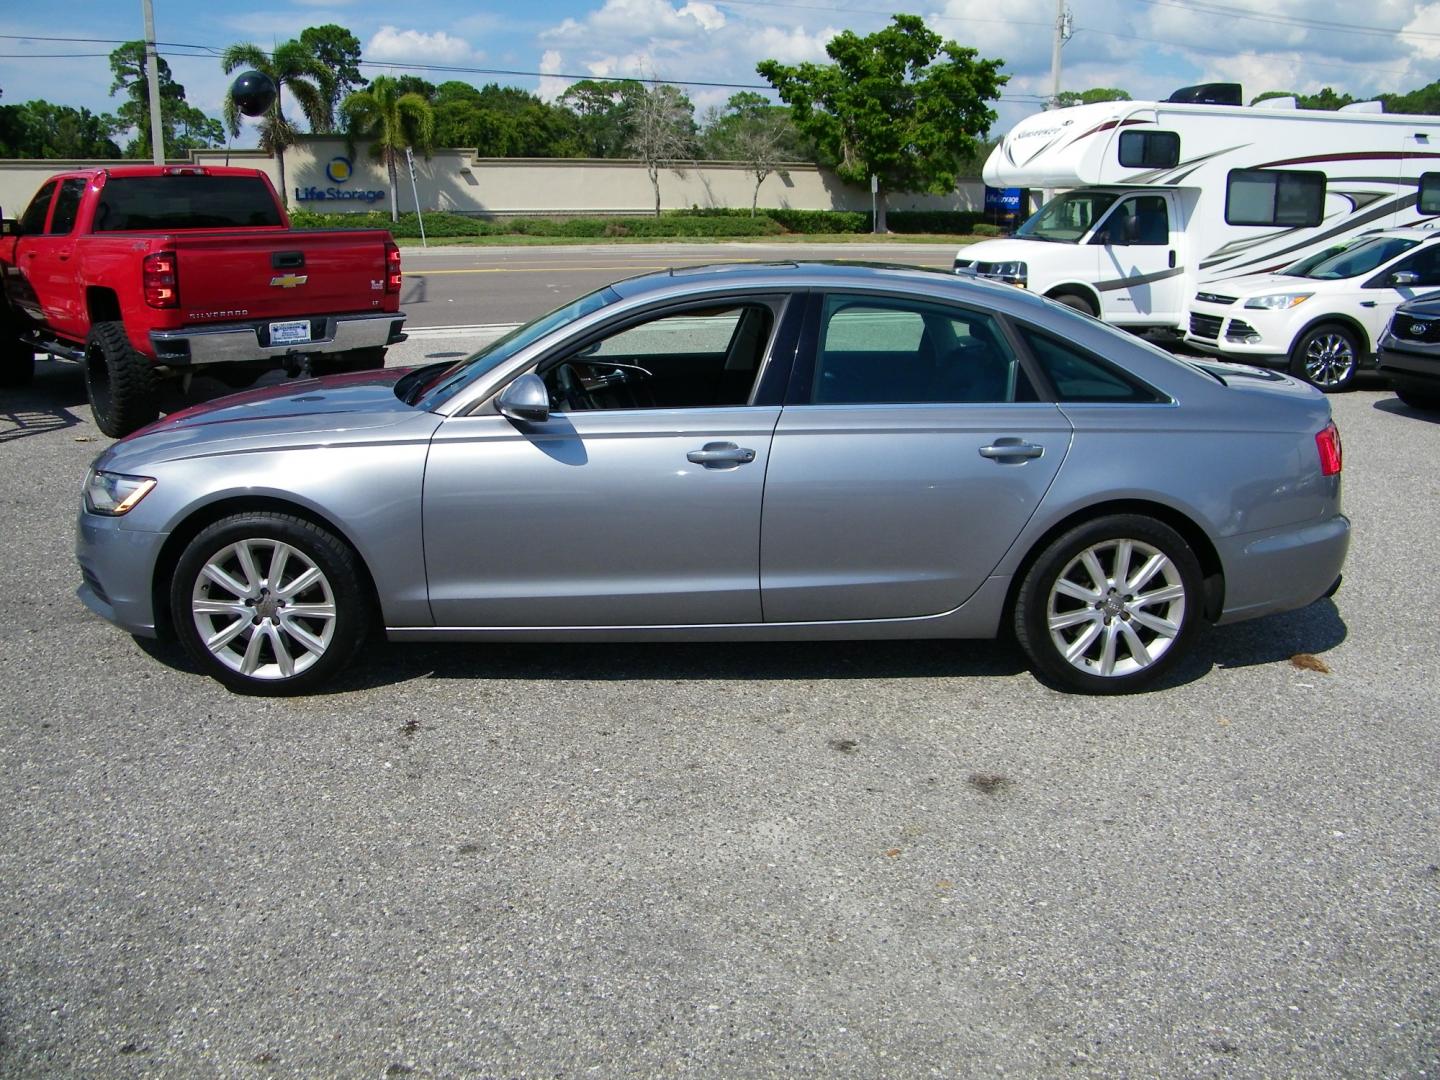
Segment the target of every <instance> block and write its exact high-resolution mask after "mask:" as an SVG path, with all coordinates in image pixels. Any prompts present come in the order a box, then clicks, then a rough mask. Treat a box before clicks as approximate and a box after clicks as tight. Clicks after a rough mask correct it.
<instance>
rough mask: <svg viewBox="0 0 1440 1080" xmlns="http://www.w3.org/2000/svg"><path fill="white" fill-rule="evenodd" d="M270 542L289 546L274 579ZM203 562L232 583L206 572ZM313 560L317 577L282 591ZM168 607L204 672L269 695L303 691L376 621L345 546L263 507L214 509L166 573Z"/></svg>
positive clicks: (346, 657)
mask: <svg viewBox="0 0 1440 1080" xmlns="http://www.w3.org/2000/svg"><path fill="white" fill-rule="evenodd" d="M277 545H285V546H286V547H287V548H288V551H287V552H286V554H285V556H284V558H282V559H281V560H280V573H279V575H278V580H277V583H276V587H275V588H272V587H271V584H272V583H271V582H270V580H269V575H270V574H271V572H272V571H273V570H274V569H275V566H276V563H275V561H274V560H275V558H276V551H277ZM241 548H244V549H245V551H246V552H248V558H249V560H250V565H251V567H252V569H253V571H254V572H253V574H252V573H250V572H248V571H247V570H246V568H245V558H246V556H245V555H242V552H241V550H240V549H241ZM207 565H210V566H212V568H214V567H219V568H220V569H221V570H222V571H224V573H226V574H227V575H228V576H229V579H230V581H231V582H232V583H233V584H234V585H235V586H236V587H235V588H228V589H227V588H226V587H224V586H223V585H221V584H219V582H218V581H217V580H215V578H214V577H213V575H207V574H206V567H207ZM312 569H313V570H316V571H318V577H316V578H315V579H314V580H313V581H312V583H311V584H308V585H302V587H301V588H300V589H299V591H298V592H293V593H287V591H286V590H288V589H291V588H293V587H294V585H295V584H296V583H297V582H298V581H299V579H300V577H301V575H302V574H309V573H310V571H311V570H312ZM257 579H258V580H257ZM222 580H223V579H222ZM201 605H204V608H202V607H201ZM327 606H328V609H329V614H328V615H327V614H325V610H326V608H327ZM205 608H208V609H212V610H206V609H205ZM227 608H228V609H231V610H221V609H227ZM302 608H303V613H302ZM170 614H171V618H172V619H173V620H174V626H175V631H176V634H177V636H178V637H179V638H180V641H181V643H182V644H183V645H184V647H185V650H186V652H188V653H189V654H190V656H191V657H193V658H194V660H195V662H196V663H197V664H199V665H200V667H201V668H202V669H203V670H204V671H205V672H206V674H208V675H211V676H213V677H214V678H216V679H218V680H219V681H220V682H222V683H224V684H225V685H226V686H227V687H229V688H230V689H231V690H234V691H236V692H237V693H242V694H260V695H270V696H279V695H289V694H303V693H308V692H309V691H311V690H314V689H315V688H317V687H319V686H320V685H322V684H323V683H325V682H327V681H328V680H329V679H331V678H333V677H334V676H335V675H336V674H337V673H338V672H339V671H341V670H342V669H343V668H345V667H346V666H347V665H348V664H349V663H350V661H351V660H353V659H354V657H355V654H356V653H357V652H358V651H359V650H360V647H361V646H362V645H363V644H364V643H365V640H366V638H367V637H368V636H369V634H370V631H371V629H372V628H373V627H374V625H375V614H374V602H373V600H372V599H371V593H370V589H369V586H368V583H367V579H366V577H365V572H364V570H363V568H362V566H361V563H360V557H359V556H358V555H357V554H356V553H355V552H354V550H353V549H352V548H351V547H350V545H349V544H347V543H345V542H344V541H343V540H341V539H339V538H338V537H336V536H334V535H333V534H332V533H330V532H328V531H327V530H325V529H323V528H321V527H320V526H318V525H315V524H314V523H312V522H309V521H306V520H305V519H303V518H299V517H294V516H291V515H289V514H279V513H264V512H249V513H243V514H234V515H232V516H230V517H227V518H222V519H221V520H220V521H217V522H215V523H214V524H213V525H211V526H209V527H208V528H206V529H205V530H204V531H202V532H201V533H200V535H198V536H197V537H195V539H194V540H192V541H190V543H189V544H188V545H187V546H186V548H185V551H184V553H183V554H182V555H181V556H180V561H179V563H178V564H177V565H176V567H175V575H174V577H173V578H172V579H171V582H170ZM202 635H203V636H202ZM224 635H228V637H225V636H224ZM306 636H308V639H309V641H308V643H307V641H306ZM207 637H208V638H209V639H210V641H211V642H212V644H207V643H206V638H207ZM257 639H259V640H257ZM317 644H318V645H319V646H320V647H319V648H318V649H317V648H316V647H315V646H316V645H317ZM212 645H213V647H212ZM287 661H288V667H289V669H290V671H289V673H287V672H286V667H287ZM247 667H248V668H249V669H250V670H248V671H247V670H246V668H247Z"/></svg>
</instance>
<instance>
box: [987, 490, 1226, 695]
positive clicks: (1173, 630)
mask: <svg viewBox="0 0 1440 1080" xmlns="http://www.w3.org/2000/svg"><path fill="white" fill-rule="evenodd" d="M1201 587H1202V574H1201V571H1200V564H1199V561H1198V560H1197V559H1196V558H1195V553H1194V552H1193V551H1192V550H1191V549H1190V545H1189V544H1187V543H1186V542H1185V540H1184V538H1183V537H1182V536H1181V535H1180V534H1179V533H1178V532H1176V531H1175V530H1174V529H1172V528H1170V527H1169V526H1168V525H1165V524H1164V523H1162V522H1159V521H1156V520H1154V519H1152V518H1147V517H1142V516H1139V515H1134V514H1116V515H1111V516H1108V517H1103V518H1097V519H1096V520H1094V521H1089V522H1086V523H1085V524H1083V525H1079V526H1077V527H1076V528H1073V529H1071V530H1069V531H1068V532H1066V533H1064V534H1063V535H1061V536H1060V537H1058V538H1057V539H1055V540H1054V541H1053V542H1052V543H1051V544H1050V545H1049V546H1047V547H1046V548H1045V550H1044V551H1042V552H1041V553H1040V556H1039V558H1038V559H1036V560H1035V562H1034V563H1033V564H1032V565H1031V567H1030V570H1029V572H1028V573H1027V574H1026V575H1025V578H1024V581H1023V582H1022V584H1021V586H1020V591H1019V593H1018V595H1017V597H1016V602H1015V636H1016V638H1017V640H1018V641H1019V643H1020V646H1021V648H1023V649H1024V650H1025V653H1026V655H1027V656H1028V657H1029V658H1030V662H1031V664H1032V665H1033V666H1034V668H1035V671H1036V673H1037V674H1039V675H1040V676H1041V678H1042V679H1044V680H1046V681H1048V682H1050V683H1052V684H1054V685H1056V686H1059V687H1061V688H1064V689H1069V690H1080V691H1084V692H1086V693H1093V694H1116V693H1127V692H1129V691H1133V690H1139V689H1142V688H1144V687H1146V686H1148V685H1150V684H1151V683H1153V682H1155V680H1157V679H1159V678H1160V677H1161V676H1162V675H1164V674H1165V672H1166V671H1168V670H1169V669H1170V668H1172V667H1173V666H1174V665H1175V663H1176V662H1177V661H1178V660H1179V659H1180V657H1181V655H1182V654H1183V652H1184V650H1185V647H1186V645H1187V644H1188V643H1189V640H1190V637H1191V634H1192V633H1193V631H1194V626H1195V622H1196V620H1197V619H1198V618H1199V615H1200V603H1201V601H1200V597H1201Z"/></svg>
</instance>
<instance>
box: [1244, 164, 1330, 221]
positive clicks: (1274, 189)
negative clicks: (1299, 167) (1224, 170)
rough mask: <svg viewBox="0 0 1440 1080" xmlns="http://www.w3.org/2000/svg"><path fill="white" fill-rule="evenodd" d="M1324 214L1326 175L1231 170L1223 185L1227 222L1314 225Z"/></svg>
mask: <svg viewBox="0 0 1440 1080" xmlns="http://www.w3.org/2000/svg"><path fill="white" fill-rule="evenodd" d="M1324 216H1325V174H1324V173H1322V172H1289V171H1281V170H1279V169H1232V170H1231V171H1230V178H1229V181H1228V182H1227V184H1226V186H1225V223H1226V224H1227V225H1289V226H1304V227H1313V226H1315V225H1319V224H1320V222H1321V220H1322V219H1323V218H1324Z"/></svg>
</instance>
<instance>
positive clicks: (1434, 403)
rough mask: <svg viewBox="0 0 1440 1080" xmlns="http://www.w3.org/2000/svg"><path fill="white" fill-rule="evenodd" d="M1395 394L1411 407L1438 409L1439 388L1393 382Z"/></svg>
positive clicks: (1439, 403) (1439, 406) (1439, 402)
mask: <svg viewBox="0 0 1440 1080" xmlns="http://www.w3.org/2000/svg"><path fill="white" fill-rule="evenodd" d="M1393 389H1394V390H1395V396H1396V397H1397V398H1399V399H1400V400H1401V401H1402V402H1404V403H1405V404H1406V405H1409V406H1410V408H1412V409H1425V410H1427V411H1429V410H1434V409H1440V390H1435V389H1430V388H1423V387H1419V386H1415V385H1413V384H1411V383H1399V382H1397V383H1395V385H1394V387H1393Z"/></svg>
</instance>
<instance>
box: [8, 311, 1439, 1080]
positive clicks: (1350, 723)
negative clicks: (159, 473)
mask: <svg viewBox="0 0 1440 1080" xmlns="http://www.w3.org/2000/svg"><path fill="white" fill-rule="evenodd" d="M473 337H474V335H473V334H466V333H462V334H459V335H454V336H451V337H445V336H443V335H436V334H431V335H428V336H424V337H418V338H417V339H416V340H414V341H412V342H409V343H407V345H406V346H405V347H404V349H403V350H400V351H399V352H398V353H397V355H396V356H395V357H394V358H393V359H394V360H395V362H400V361H402V360H407V359H408V360H411V361H412V362H413V361H416V360H419V359H421V358H423V357H425V356H429V355H434V356H439V355H442V354H454V353H459V352H463V351H467V350H468V348H469V347H470V346H471V345H472V344H473V340H472V338H473ZM1365 385H1366V387H1367V388H1366V389H1361V390H1359V391H1357V392H1354V393H1350V394H1345V395H1341V396H1338V397H1336V398H1335V399H1334V400H1333V404H1334V407H1335V411H1336V417H1337V420H1338V422H1339V425H1340V428H1341V431H1342V433H1343V435H1344V439H1345V454H1346V459H1345V473H1344V476H1345V486H1346V488H1345V499H1346V507H1347V511H1348V512H1349V513H1350V515H1351V516H1352V518H1353V521H1354V542H1353V547H1352V549H1351V555H1350V560H1349V563H1348V565H1347V568H1346V576H1345V584H1344V587H1343V588H1342V589H1341V591H1340V592H1339V593H1338V594H1337V595H1336V597H1335V598H1334V599H1333V601H1321V602H1319V603H1317V604H1315V605H1313V606H1311V607H1309V608H1307V609H1305V610H1303V611H1300V612H1295V613H1292V614H1288V615H1284V616H1278V617H1272V618H1268V619H1264V620H1260V621H1256V622H1253V623H1245V624H1240V625H1236V626H1231V627H1221V628H1216V629H1211V630H1209V631H1207V632H1206V633H1204V634H1202V635H1201V638H1200V639H1199V641H1198V648H1197V649H1196V651H1195V654H1194V656H1193V657H1192V658H1191V659H1190V661H1189V662H1188V663H1187V664H1186V665H1185V666H1184V667H1183V668H1182V669H1181V670H1180V671H1179V673H1178V674H1177V675H1176V676H1175V677H1174V678H1172V679H1171V680H1170V681H1169V682H1168V683H1167V684H1166V685H1165V686H1164V687H1163V688H1162V689H1160V690H1158V691H1156V692H1153V693H1149V694H1144V695H1140V696H1135V697H1128V698H1118V699H1117V698H1112V699H1087V698H1082V697H1074V696H1066V695H1063V694H1059V693H1056V692H1054V691H1051V690H1049V689H1046V688H1045V687H1044V686H1042V685H1040V684H1039V683H1037V682H1036V681H1035V679H1034V678H1033V677H1032V676H1031V675H1030V674H1028V673H1027V672H1026V671H1025V670H1024V668H1023V666H1022V663H1021V659H1020V656H1019V654H1018V652H1017V651H1016V650H1015V649H1014V648H1013V647H1012V646H1009V645H1005V644H999V643H989V642H979V643H975V642H924V643H914V644H908V643H882V644H863V643H861V644H823V645H784V646H779V645H684V646H680V645H665V646H659V645H650V646H614V645H603V646H602V645H594V646H577V645H526V646H520V645H514V646H503V647H497V646H489V647H480V646H453V647H452V646H399V645H396V646H389V647H385V646H377V647H376V648H375V649H373V650H372V651H371V653H370V654H369V655H368V659H367V662H365V663H362V664H361V665H359V666H358V668H357V670H356V672H355V673H353V674H352V675H350V676H349V677H348V678H347V679H345V680H343V681H342V682H341V683H340V684H339V686H338V687H337V689H336V690H335V692H333V693H329V694H325V695H323V696H316V697H311V698H302V699H298V700H259V699H251V698H241V697H236V696H232V695H230V694H229V693H227V692H226V691H224V690H223V689H222V688H221V687H220V686H218V685H217V684H216V683H214V682H212V681H210V680H209V679H206V678H203V677H201V676H199V675H197V674H195V673H194V671H193V670H192V669H191V668H190V667H189V666H188V664H187V662H186V661H185V660H184V658H183V657H182V655H181V654H180V653H179V652H178V651H177V650H176V649H174V648H170V647H165V646H159V645H154V644H143V643H137V642H136V641H133V640H132V639H130V638H129V637H127V636H125V635H124V634H122V633H120V632H118V631H117V630H115V629H113V628H112V627H110V626H108V625H107V624H105V623H103V622H101V621H100V620H99V619H97V618H95V617H94V616H91V615H90V614H89V613H87V612H86V611H85V610H84V608H83V607H82V606H81V604H80V603H79V601H78V600H76V599H75V597H74V590H75V587H76V585H77V584H78V580H79V579H78V572H77V570H76V567H75V564H74V561H73V557H72V555H71V548H72V543H73V523H74V516H75V512H76V509H77V505H78V497H79V488H80V484H81V480H82V478H83V476H84V474H85V470H86V467H87V465H88V464H89V462H90V460H91V459H92V458H93V457H94V456H95V455H96V454H97V453H98V452H99V451H100V450H101V449H102V448H103V447H104V446H105V445H106V440H105V439H104V437H103V436H100V435H99V434H98V432H97V431H96V430H95V428H94V426H93V424H92V423H91V421H90V418H89V412H88V409H87V408H86V406H85V404H84V390H83V385H82V382H81V379H80V375H79V371H78V369H76V368H73V367H68V366H62V365H59V364H53V363H49V362H45V363H42V364H41V365H40V373H39V376H38V378H37V380H36V382H35V384H34V385H33V386H32V387H30V388H28V389H26V390H25V391H23V392H18V393H17V392H11V391H7V392H5V396H4V397H3V398H0V402H3V404H0V461H3V463H4V466H5V467H4V471H3V480H0V490H3V493H4V495H3V514H0V537H3V547H0V551H3V559H0V686H3V692H4V694H5V698H6V708H5V710H4V712H3V715H0V912H3V921H0V1074H3V1075H5V1076H41V1075H44V1076H58V1075H65V1076H96V1077H100V1076H104V1077H117V1076H118V1077H125V1076H193V1075H225V1076H271V1075H277V1076H278V1075H343V1076H392V1077H393V1076H417V1077H418V1076H461V1075H463V1076H496V1077H502V1076H503V1077H509V1076H582V1075H583V1076H607V1077H608V1076H652V1075H657V1074H664V1075H680V1076H736V1075H742V1076H749V1075H787V1076H789V1075H808V1076H822V1075H823V1076H856V1077H861V1076H864V1077H873V1076H929V1075H938V1076H967V1075H978V1074H992V1075H1009V1076H1055V1075H1061V1074H1064V1075H1081V1076H1083V1075H1093V1076H1117V1075H1125V1076H1156V1075H1164V1076H1320V1075H1328V1076H1338V1075H1349V1076H1381V1075H1385V1076H1426V1075H1429V1076H1434V1075H1437V1074H1440V990H1437V987H1440V915H1437V912H1440V772H1437V768H1436V763H1437V762H1440V738H1437V719H1436V717H1437V712H1440V710H1437V708H1436V704H1435V703H1436V701H1437V698H1440V575H1437V573H1436V567H1437V562H1436V554H1435V552H1436V536H1437V535H1440V511H1437V505H1440V470H1437V467H1436V462H1437V461H1440V422H1437V420H1440V418H1437V417H1435V416H1429V417H1427V416H1425V415H1423V414H1420V413H1416V412H1413V411H1410V410H1408V409H1405V408H1404V407H1402V406H1400V405H1399V404H1398V402H1396V401H1395V399H1394V398H1393V397H1392V396H1391V395H1390V394H1389V393H1388V392H1387V391H1384V390H1380V389H1378V388H1376V384H1374V383H1367V384H1365ZM1196 467H1197V468H1203V467H1204V463H1203V462H1197V463H1196ZM416 557H417V558H418V557H419V553H418V552H417V555H416ZM1300 654H1308V656H1310V657H1312V658H1313V659H1306V658H1305V657H1304V656H1302V655H1300ZM1297 656H1298V657H1299V658H1298V659H1296V658H1297Z"/></svg>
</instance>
